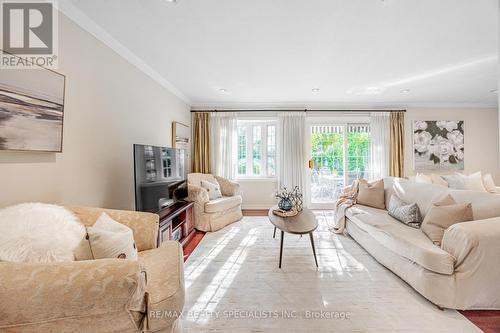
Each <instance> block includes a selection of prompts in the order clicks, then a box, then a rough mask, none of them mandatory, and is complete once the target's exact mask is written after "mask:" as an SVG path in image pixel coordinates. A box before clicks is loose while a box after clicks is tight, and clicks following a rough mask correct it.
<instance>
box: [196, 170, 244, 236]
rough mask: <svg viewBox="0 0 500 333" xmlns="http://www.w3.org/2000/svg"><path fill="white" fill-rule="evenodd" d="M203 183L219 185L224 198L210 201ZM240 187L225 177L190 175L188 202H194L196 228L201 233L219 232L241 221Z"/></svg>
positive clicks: (204, 174)
mask: <svg viewBox="0 0 500 333" xmlns="http://www.w3.org/2000/svg"><path fill="white" fill-rule="evenodd" d="M202 181H207V182H209V183H212V184H219V185H220V189H221V192H222V198H217V199H213V200H210V198H209V196H208V192H207V190H206V189H204V188H203V187H202V186H201V182H202ZM239 187H240V185H239V184H237V183H235V182H232V181H230V180H228V179H225V178H223V177H218V176H213V175H211V174H206V173H190V174H188V200H189V201H192V202H194V226H195V228H196V229H198V230H201V231H217V230H219V229H222V228H223V227H225V226H226V225H228V224H231V223H233V222H236V221H239V220H240V219H241V218H242V217H243V214H242V212H241V201H242V200H241V195H240V189H239Z"/></svg>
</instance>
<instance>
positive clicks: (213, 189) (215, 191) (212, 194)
mask: <svg viewBox="0 0 500 333" xmlns="http://www.w3.org/2000/svg"><path fill="white" fill-rule="evenodd" d="M216 182H217V181H216ZM201 187H202V188H204V189H205V190H207V193H208V198H209V199H210V200H214V199H218V198H222V192H221V191H220V185H219V183H217V184H214V183H211V182H208V181H206V180H202V181H201Z"/></svg>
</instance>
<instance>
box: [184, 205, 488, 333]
mask: <svg viewBox="0 0 500 333" xmlns="http://www.w3.org/2000/svg"><path fill="white" fill-rule="evenodd" d="M317 214H319V215H318V217H319V219H320V226H319V228H318V230H317V231H316V232H315V233H314V237H315V242H316V250H317V254H318V263H319V269H316V267H315V265H314V258H313V255H312V250H311V247H310V243H309V237H300V236H296V235H289V234H287V235H286V236H285V240H284V252H283V267H282V269H278V259H279V258H278V256H279V243H280V240H279V237H277V238H276V239H273V237H272V236H273V227H272V225H271V223H270V222H269V221H268V219H267V217H257V216H246V217H244V218H243V220H242V221H240V222H237V223H234V224H232V225H230V226H228V227H226V228H224V229H223V230H220V231H218V232H215V233H207V234H206V235H205V236H204V237H203V239H202V240H201V242H200V243H199V244H198V246H197V247H196V248H195V249H194V251H193V252H192V254H191V256H190V257H189V259H188V260H187V261H186V263H185V280H186V305H185V308H184V310H185V312H184V314H183V320H182V324H183V327H184V331H185V332H207V331H214V332H231V333H232V332H287V333H289V332H312V331H314V332H332V331H334V332H450V333H451V332H453V333H455V332H481V331H480V330H479V329H478V328H477V327H475V326H474V325H473V324H472V323H471V322H470V321H468V320H467V319H466V318H464V317H463V316H462V315H461V314H460V313H458V312H457V311H453V310H445V311H441V310H439V309H437V307H436V306H434V305H433V304H431V303H430V302H428V301H427V300H426V299H424V298H423V297H422V296H420V295H419V294H418V293H417V292H415V291H414V290H413V289H412V288H411V287H409V286H408V285H407V284H406V283H405V282H403V281H402V280H401V279H399V278H398V277H397V276H396V275H394V274H393V273H391V272H390V271H389V270H387V269H386V268H384V267H383V266H382V265H380V264H379V263H378V262H377V261H375V259H373V258H372V257H371V256H370V255H369V254H367V253H366V252H365V251H364V250H363V249H362V248H361V247H360V246H359V245H358V244H357V243H356V242H355V241H353V240H352V239H350V238H348V237H345V236H339V235H333V234H332V233H330V232H329V231H328V228H327V223H326V221H327V219H328V218H331V213H329V212H318V213H317Z"/></svg>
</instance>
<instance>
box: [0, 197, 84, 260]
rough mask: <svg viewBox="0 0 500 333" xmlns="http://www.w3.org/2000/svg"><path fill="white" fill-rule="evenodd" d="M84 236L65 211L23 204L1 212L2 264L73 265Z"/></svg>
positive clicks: (37, 204) (0, 255)
mask: <svg viewBox="0 0 500 333" xmlns="http://www.w3.org/2000/svg"><path fill="white" fill-rule="evenodd" d="M84 236H85V227H84V226H83V225H82V224H80V222H79V220H78V218H77V217H76V216H75V215H74V214H73V213H72V212H70V211H69V210H67V209H65V208H64V207H60V206H56V205H49V204H43V203H24V204H19V205H15V206H10V207H7V208H3V209H0V261H10V262H30V263H50V262H63V261H73V260H75V258H74V255H73V251H74V250H75V248H76V247H77V246H78V244H80V241H81V240H82V239H83V237H84Z"/></svg>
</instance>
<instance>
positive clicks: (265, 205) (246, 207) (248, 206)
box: [241, 204, 273, 210]
mask: <svg viewBox="0 0 500 333" xmlns="http://www.w3.org/2000/svg"><path fill="white" fill-rule="evenodd" d="M272 206H273V204H250V205H248V204H247V205H245V204H243V205H241V209H243V210H245V209H247V210H248V209H265V210H269V208H271V207H272Z"/></svg>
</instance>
